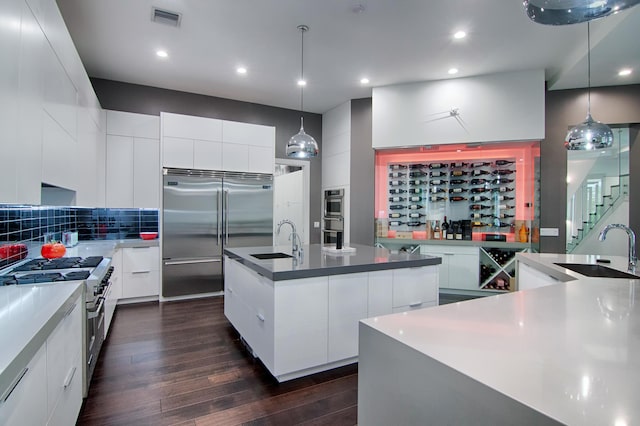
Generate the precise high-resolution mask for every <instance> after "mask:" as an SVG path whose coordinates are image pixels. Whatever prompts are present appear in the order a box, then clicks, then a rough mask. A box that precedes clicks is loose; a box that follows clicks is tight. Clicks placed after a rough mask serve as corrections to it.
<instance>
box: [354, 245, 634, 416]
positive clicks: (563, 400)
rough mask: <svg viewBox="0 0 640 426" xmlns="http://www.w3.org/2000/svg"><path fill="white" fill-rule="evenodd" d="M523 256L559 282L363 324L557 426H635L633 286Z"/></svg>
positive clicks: (561, 258)
mask: <svg viewBox="0 0 640 426" xmlns="http://www.w3.org/2000/svg"><path fill="white" fill-rule="evenodd" d="M525 256H526V258H527V260H528V262H527V263H529V264H532V263H538V264H540V265H544V267H545V268H547V269H548V270H550V271H552V272H553V273H554V274H555V276H556V277H557V278H559V279H561V281H566V282H564V283H561V284H557V285H551V286H547V287H542V288H538V289H533V290H526V291H519V292H515V293H509V294H501V295H496V296H491V297H485V298H482V299H475V300H470V301H465V302H459V303H455V304H450V305H442V306H438V307H434V308H428V309H421V310H415V311H411V312H406V313H403V314H394V315H388V316H384V317H379V318H371V319H368V320H364V321H363V323H364V324H366V325H368V326H370V327H372V328H374V329H376V330H378V331H380V332H383V333H385V334H387V335H388V336H390V337H392V338H393V339H395V340H397V341H398V342H401V343H403V344H405V345H408V346H409V347H411V348H413V349H415V350H417V351H419V352H421V353H423V354H424V355H425V356H428V357H431V358H433V359H436V360H438V361H440V362H442V363H443V364H444V365H446V366H448V367H450V368H453V369H455V370H457V371H459V372H461V373H463V374H465V375H467V376H468V377H470V378H472V379H475V380H477V381H479V382H481V383H483V384H485V385H486V386H489V387H491V388H493V389H495V390H496V391H498V392H501V393H503V394H504V395H506V396H508V397H510V398H512V399H514V400H517V401H519V402H521V403H523V404H525V405H527V406H529V407H531V408H533V409H535V410H537V411H539V412H542V413H544V414H545V415H547V416H549V417H551V418H553V419H556V420H558V421H560V422H562V423H565V424H575V425H584V424H593V425H631V424H635V423H637V422H639V421H640V404H638V402H639V401H640V280H629V279H603V278H587V277H583V276H581V275H579V274H577V273H575V272H572V271H569V270H566V269H565V268H561V267H558V266H556V265H553V263H554V262H566V263H573V262H575V263H586V262H587V261H588V260H589V259H590V257H588V256H578V255H553V254H527V255H525ZM603 257H604V256H603ZM607 258H610V259H611V261H612V263H611V264H609V265H607V266H610V267H614V268H616V269H621V270H623V271H624V270H626V258H621V257H613V256H612V257H607ZM591 259H593V260H595V258H593V257H591ZM620 262H622V268H620V265H621V264H620ZM478 415H482V414H481V413H478Z"/></svg>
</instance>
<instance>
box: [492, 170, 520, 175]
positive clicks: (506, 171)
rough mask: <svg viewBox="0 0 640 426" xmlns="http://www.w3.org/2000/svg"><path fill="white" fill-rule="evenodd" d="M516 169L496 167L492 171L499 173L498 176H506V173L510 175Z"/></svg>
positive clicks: (495, 173)
mask: <svg viewBox="0 0 640 426" xmlns="http://www.w3.org/2000/svg"><path fill="white" fill-rule="evenodd" d="M515 172H516V171H515V170H509V169H497V170H494V171H493V172H491V173H493V174H494V175H500V176H508V175H512V174H514V173H515Z"/></svg>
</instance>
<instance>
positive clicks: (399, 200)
mask: <svg viewBox="0 0 640 426" xmlns="http://www.w3.org/2000/svg"><path fill="white" fill-rule="evenodd" d="M389 201H391V202H392V203H400V202H402V201H404V197H389Z"/></svg>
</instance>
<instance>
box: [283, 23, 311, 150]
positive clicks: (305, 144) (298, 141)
mask: <svg viewBox="0 0 640 426" xmlns="http://www.w3.org/2000/svg"><path fill="white" fill-rule="evenodd" d="M298 29H299V30H300V36H301V43H300V45H301V55H300V80H299V81H298V85H299V86H300V131H299V132H298V133H296V134H295V135H293V136H291V139H289V142H288V143H287V157H295V158H311V157H317V156H318V144H317V143H316V140H315V139H314V138H313V137H312V136H311V135H308V134H306V133H305V131H304V118H303V117H302V112H303V106H304V86H305V84H306V82H305V80H304V33H305V32H307V31H309V27H307V26H306V25H298Z"/></svg>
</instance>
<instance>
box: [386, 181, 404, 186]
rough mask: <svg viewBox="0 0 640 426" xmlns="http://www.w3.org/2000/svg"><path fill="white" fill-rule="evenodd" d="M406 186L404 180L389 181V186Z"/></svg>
mask: <svg viewBox="0 0 640 426" xmlns="http://www.w3.org/2000/svg"><path fill="white" fill-rule="evenodd" d="M404 184H405V181H403V180H390V181H389V186H402V185H404Z"/></svg>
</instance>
